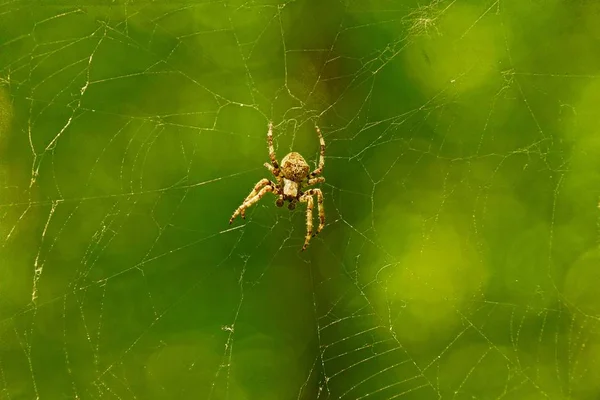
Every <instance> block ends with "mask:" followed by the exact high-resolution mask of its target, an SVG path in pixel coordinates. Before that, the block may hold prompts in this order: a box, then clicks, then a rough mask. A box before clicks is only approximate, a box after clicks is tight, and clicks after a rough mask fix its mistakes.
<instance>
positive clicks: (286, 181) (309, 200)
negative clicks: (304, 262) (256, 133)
mask: <svg viewBox="0 0 600 400" xmlns="http://www.w3.org/2000/svg"><path fill="white" fill-rule="evenodd" d="M315 129H316V130H317V134H318V135H319V141H320V142H321V150H320V158H319V166H318V167H317V169H315V170H314V171H313V172H311V173H309V172H308V171H309V169H310V168H309V166H308V164H307V163H306V161H305V160H304V158H303V157H302V156H301V155H300V153H296V152H291V153H289V154H288V155H286V156H285V157H283V159H282V160H281V165H280V164H279V162H278V161H277V157H276V156H275V149H274V148H273V123H272V122H269V131H268V132H267V144H268V145H269V157H270V158H271V163H270V164H269V163H265V164H264V165H265V167H267V169H268V170H269V171H271V173H273V175H275V180H276V181H277V183H275V182H273V181H270V180H268V179H266V178H265V179H261V180H260V181H258V183H257V184H256V185H255V186H254V189H253V190H252V191H251V192H250V194H249V195H248V196H247V197H246V199H245V200H244V202H243V203H242V205H241V206H239V207H238V208H237V210H235V212H234V213H233V215H232V216H231V219H230V220H229V223H230V224H231V223H232V222H233V220H234V219H235V218H236V217H237V216H238V215H241V217H242V218H246V209H247V208H248V207H250V206H251V205H253V204H254V203H256V202H258V201H259V200H260V199H261V198H262V197H263V196H264V195H265V194H267V193H268V192H273V194H275V195H276V196H277V197H278V198H277V200H276V201H275V204H276V205H277V207H282V206H283V204H284V203H285V202H286V201H288V202H289V204H288V208H289V209H290V210H293V209H294V208H296V203H297V202H301V203H306V237H305V240H304V246H302V250H306V247H307V246H308V243H309V242H310V239H311V238H312V237H313V236H315V235H316V234H317V233H319V232H321V230H322V229H323V227H324V226H325V211H324V210H323V193H322V192H321V189H308V190H306V191H303V189H304V188H305V187H306V186H312V185H316V184H317V183H322V182H325V178H323V177H319V176H318V175H320V174H321V172H323V165H324V163H325V141H324V140H323V136H322V135H321V130H320V129H319V127H318V126H316V125H315ZM315 195H316V196H317V206H318V210H319V227H318V228H317V231H316V232H315V233H314V234H313V207H314V200H313V196H315Z"/></svg>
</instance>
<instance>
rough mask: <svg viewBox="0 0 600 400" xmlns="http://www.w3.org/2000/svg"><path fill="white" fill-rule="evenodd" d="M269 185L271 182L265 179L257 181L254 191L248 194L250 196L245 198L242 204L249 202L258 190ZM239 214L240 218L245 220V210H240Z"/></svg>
mask: <svg viewBox="0 0 600 400" xmlns="http://www.w3.org/2000/svg"><path fill="white" fill-rule="evenodd" d="M269 183H272V182H271V181H269V180H268V179H266V178H264V179H261V180H260V181H258V183H257V184H256V185H254V189H252V191H251V192H250V194H249V195H248V196H246V198H245V199H244V203H245V202H247V201H248V200H250V199H251V198H253V197H254V196H256V194H257V193H258V189H260V188H262V187H263V186H265V185H268V184H269ZM242 204H243V203H242ZM240 214H241V217H242V218H246V210H245V209H244V210H242V211H241V212H240Z"/></svg>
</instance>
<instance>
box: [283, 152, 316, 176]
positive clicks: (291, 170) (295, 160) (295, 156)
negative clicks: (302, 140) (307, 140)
mask: <svg viewBox="0 0 600 400" xmlns="http://www.w3.org/2000/svg"><path fill="white" fill-rule="evenodd" d="M309 169H310V168H309V166H308V164H307V163H306V161H305V160H304V158H303V157H302V156H301V155H300V154H299V153H296V152H291V153H290V154H288V155H287V156H285V157H283V159H282V160H281V173H282V174H283V176H284V177H285V178H287V179H289V180H292V181H294V182H302V180H303V179H305V178H306V177H307V176H308V171H309Z"/></svg>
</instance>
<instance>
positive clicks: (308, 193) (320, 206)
mask: <svg viewBox="0 0 600 400" xmlns="http://www.w3.org/2000/svg"><path fill="white" fill-rule="evenodd" d="M314 195H316V196H317V208H318V210H319V227H318V228H317V232H316V233H315V235H317V234H318V233H319V232H321V231H322V230H323V228H324V227H325V209H324V208H323V192H321V189H309V190H307V191H306V193H304V196H311V197H312V196H314Z"/></svg>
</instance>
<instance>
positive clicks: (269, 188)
mask: <svg viewBox="0 0 600 400" xmlns="http://www.w3.org/2000/svg"><path fill="white" fill-rule="evenodd" d="M261 182H262V181H261ZM261 182H259V183H258V184H260V183H261ZM258 184H257V185H256V186H258ZM256 186H255V188H256ZM274 190H275V187H274V185H273V184H272V182H269V184H268V185H267V186H265V187H263V188H262V189H260V191H259V192H258V193H257V194H256V195H254V196H253V197H252V198H250V199H247V200H246V201H244V203H242V205H241V206H239V207H238V208H237V210H235V212H234V213H233V215H232V216H231V218H230V219H229V223H230V224H231V223H232V222H233V220H234V219H235V218H236V217H237V216H238V215H240V214H242V213H244V212H245V211H246V209H247V208H248V207H250V206H252V205H253V204H254V203H256V202H257V201H259V200H260V199H261V198H262V197H263V196H264V195H265V194H267V193H269V192H273V191H274ZM250 194H252V193H250Z"/></svg>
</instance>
